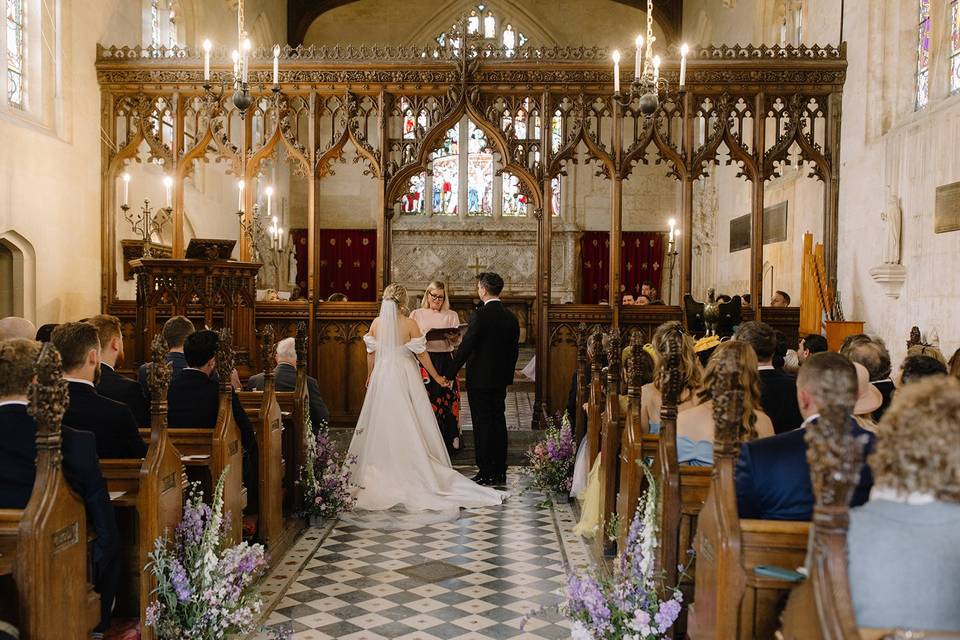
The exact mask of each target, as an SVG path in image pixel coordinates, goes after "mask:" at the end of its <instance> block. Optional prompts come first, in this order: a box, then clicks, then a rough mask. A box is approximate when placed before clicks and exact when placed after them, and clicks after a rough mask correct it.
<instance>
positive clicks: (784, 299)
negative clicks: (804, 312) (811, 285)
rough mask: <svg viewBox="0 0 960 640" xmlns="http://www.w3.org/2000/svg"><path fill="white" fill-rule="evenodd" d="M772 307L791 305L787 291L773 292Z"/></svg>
mask: <svg viewBox="0 0 960 640" xmlns="http://www.w3.org/2000/svg"><path fill="white" fill-rule="evenodd" d="M770 306H771V307H789V306H790V296H789V295H788V294H787V292H786V291H777V292H775V293H774V294H773V297H772V298H770Z"/></svg>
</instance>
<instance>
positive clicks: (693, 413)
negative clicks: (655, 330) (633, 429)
mask: <svg viewBox="0 0 960 640" xmlns="http://www.w3.org/2000/svg"><path fill="white" fill-rule="evenodd" d="M718 371H739V372H740V386H741V388H742V389H743V426H742V428H741V429H742V430H741V435H742V439H743V440H753V439H754V438H766V437H768V436H772V435H773V423H772V422H770V418H769V417H767V414H765V413H764V412H763V410H762V409H761V408H760V377H759V375H758V373H757V356H756V355H754V353H753V349H751V348H750V346H749V345H748V344H746V343H744V342H737V341H736V340H730V341H727V342H724V343H723V344H721V345H720V346H718V347H717V348H716V350H715V351H714V352H713V355H712V356H711V357H710V361H709V362H708V363H707V368H706V371H704V374H703V388H702V389H701V390H700V392H699V393H698V396H699V398H700V404H698V405H697V406H695V407H693V408H691V409H687V410H685V411H681V412H680V413H678V414H677V462H679V463H680V464H688V465H691V466H695V467H708V466H711V465H712V464H713V439H714V422H713V395H712V391H711V388H712V387H713V385H714V381H715V379H716V376H717V373H718Z"/></svg>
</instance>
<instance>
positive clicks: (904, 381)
mask: <svg viewBox="0 0 960 640" xmlns="http://www.w3.org/2000/svg"><path fill="white" fill-rule="evenodd" d="M944 375H947V367H946V366H944V364H943V363H942V362H940V361H939V360H937V359H936V358H933V357H931V356H907V357H906V358H904V360H903V362H902V363H901V364H900V385H899V386H900V387H904V386H906V385H908V384H912V383H914V382H917V381H919V380H923V379H924V378H930V377H933V376H944Z"/></svg>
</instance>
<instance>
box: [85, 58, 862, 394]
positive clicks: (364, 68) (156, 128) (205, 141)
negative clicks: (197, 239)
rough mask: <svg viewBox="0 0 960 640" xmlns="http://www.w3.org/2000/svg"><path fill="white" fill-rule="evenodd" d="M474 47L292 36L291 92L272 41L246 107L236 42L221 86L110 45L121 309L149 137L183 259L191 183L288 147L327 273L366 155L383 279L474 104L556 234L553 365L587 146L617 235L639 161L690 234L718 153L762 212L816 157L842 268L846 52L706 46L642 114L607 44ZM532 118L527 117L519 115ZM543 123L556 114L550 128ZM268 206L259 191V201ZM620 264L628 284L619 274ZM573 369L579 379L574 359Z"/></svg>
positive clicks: (541, 284)
mask: <svg viewBox="0 0 960 640" xmlns="http://www.w3.org/2000/svg"><path fill="white" fill-rule="evenodd" d="M458 54H459V55H453V53H452V52H451V51H450V50H448V49H446V48H443V47H439V46H437V47H371V46H332V47H308V48H302V47H298V48H296V49H290V48H287V49H285V50H284V52H283V54H282V57H281V63H280V69H281V71H280V91H279V94H278V95H274V94H273V92H271V91H270V85H269V82H270V75H271V69H270V52H269V51H267V50H258V51H254V52H253V58H252V63H251V85H252V90H253V93H254V94H255V96H256V98H257V101H256V102H255V106H254V107H253V108H251V110H250V112H249V113H248V114H247V115H246V119H241V118H240V114H239V113H238V112H237V111H236V109H235V108H234V107H233V104H232V102H231V101H230V99H229V94H230V88H229V87H226V88H225V92H224V94H223V95H222V94H221V86H220V84H219V83H220V82H221V80H222V79H223V78H224V77H225V76H224V75H223V73H224V72H225V71H226V70H227V68H228V66H229V61H228V58H227V57H226V56H225V52H223V51H220V52H215V54H214V62H213V82H212V84H213V85H214V89H213V91H212V92H209V93H208V92H206V91H205V90H204V88H203V84H204V82H203V77H202V53H201V52H199V51H196V50H177V51H176V52H175V55H171V56H168V57H163V58H157V57H144V55H143V51H141V50H140V49H139V48H126V47H121V48H117V47H100V48H99V49H98V61H97V70H98V77H99V81H100V84H101V87H102V96H103V110H102V113H103V131H104V143H103V147H104V150H103V156H104V159H105V162H104V163H103V166H104V167H105V170H104V176H103V218H104V225H103V226H104V243H103V246H104V254H103V265H104V268H103V270H104V285H105V300H104V306H105V307H106V308H110V306H111V305H114V304H119V301H118V300H117V298H116V290H117V289H116V268H115V265H116V260H117V255H116V252H115V251H114V250H113V248H114V245H115V243H116V242H117V239H116V237H115V235H114V233H115V232H114V231H113V229H114V220H115V216H116V215H117V211H116V207H115V202H116V197H117V194H116V189H117V185H116V180H117V176H118V175H119V174H120V173H121V172H122V171H123V166H124V164H125V163H126V162H127V161H129V160H130V159H131V158H132V157H133V156H134V155H135V150H136V149H137V148H138V146H139V145H140V144H141V143H146V145H147V146H148V147H149V153H150V155H151V157H153V158H156V159H162V160H163V162H164V166H165V167H171V168H172V169H173V170H174V171H173V173H174V175H175V178H176V184H175V186H174V203H173V208H174V217H175V221H176V222H177V224H178V225H179V228H177V229H176V233H175V235H174V248H175V255H182V251H183V248H184V246H183V245H184V238H183V230H182V226H183V211H184V202H183V180H185V179H188V178H189V176H190V174H191V172H193V171H194V167H195V166H197V164H198V163H214V164H219V163H225V166H228V167H229V171H230V172H231V175H238V176H239V175H243V176H245V177H247V178H251V177H252V176H253V175H254V174H255V173H256V171H257V168H258V166H259V165H260V164H261V163H262V162H264V161H265V160H266V159H267V158H269V157H271V156H272V155H273V154H275V153H276V152H277V150H278V149H279V148H282V149H284V153H285V154H286V157H287V158H288V159H289V160H290V161H291V162H292V163H293V167H295V170H296V171H298V172H300V173H301V175H302V176H304V177H306V179H307V180H308V185H309V187H308V189H309V194H308V198H309V200H308V216H309V220H310V225H311V232H310V233H311V236H310V237H311V242H310V247H309V253H310V257H309V261H310V269H309V271H310V273H309V278H310V283H311V287H312V286H313V278H314V274H315V273H316V270H317V264H318V261H319V259H320V256H319V249H318V247H316V246H315V241H314V238H313V234H314V231H315V228H316V225H315V224H314V215H315V212H314V207H315V201H316V190H317V189H318V188H322V187H321V186H318V185H319V184H320V183H319V182H318V181H319V180H321V179H322V178H323V177H324V176H326V175H328V174H330V173H332V172H334V171H336V165H337V164H338V163H339V162H343V161H345V160H347V159H348V158H351V157H352V159H353V161H354V162H358V163H361V164H362V165H363V167H364V170H365V173H366V174H367V175H369V176H370V179H371V188H372V189H376V190H377V193H378V199H379V202H380V210H381V211H383V215H382V216H381V217H380V219H379V220H378V229H377V233H378V268H377V271H378V286H382V285H383V283H384V282H386V281H387V280H388V279H389V264H390V254H389V251H390V249H389V244H390V243H389V242H387V241H386V238H388V237H389V232H390V225H391V218H392V216H393V213H394V205H395V203H396V202H398V201H399V200H400V199H401V198H402V197H403V196H404V195H405V194H408V193H409V192H410V184H411V182H410V181H411V179H416V178H417V176H420V175H422V174H424V173H425V172H426V171H427V170H428V165H429V163H430V160H431V154H432V152H433V151H434V149H435V148H436V146H437V145H438V144H439V142H440V141H441V140H442V138H443V137H444V136H445V135H446V132H447V130H448V129H449V128H450V127H451V126H452V125H454V124H456V123H457V122H459V121H460V120H461V119H462V118H463V117H465V116H466V117H468V118H469V119H470V120H471V121H472V122H474V123H475V125H476V126H477V127H478V129H479V130H481V131H482V132H483V135H484V136H485V138H486V140H487V142H488V143H489V145H490V147H491V148H492V149H494V150H495V151H496V152H497V153H498V154H499V156H500V158H501V161H502V163H503V167H502V173H503V174H508V175H510V176H513V177H515V183H516V188H517V189H518V191H519V192H520V193H522V194H523V195H524V196H525V197H526V198H527V200H528V201H529V202H530V203H531V207H530V209H531V213H532V217H533V218H534V219H535V220H536V224H537V238H538V239H537V274H538V275H537V296H536V304H535V308H536V321H535V323H534V325H535V326H536V327H537V328H538V332H539V334H540V335H541V337H542V338H543V339H541V340H539V341H538V345H539V347H538V360H539V361H540V364H541V367H543V368H542V369H541V370H542V371H550V375H551V376H552V375H554V373H553V372H552V370H550V369H549V368H548V367H547V363H548V362H549V358H550V354H549V344H550V339H549V336H551V335H552V333H553V331H552V329H551V326H552V325H551V313H552V311H551V307H550V288H551V277H550V276H551V271H552V270H551V244H550V238H551V224H550V216H544V215H543V211H544V209H545V208H546V205H545V203H548V202H549V201H550V199H551V198H552V197H553V187H552V181H553V179H554V178H556V177H557V176H558V175H561V174H562V173H563V171H564V167H565V166H566V165H567V164H568V163H571V162H576V161H577V157H578V154H579V152H578V148H579V149H584V148H585V149H586V158H587V159H588V160H590V161H592V162H596V163H597V165H598V166H599V168H600V171H601V172H602V174H603V175H605V176H606V177H607V178H608V179H610V180H611V183H612V186H611V194H612V195H611V223H612V228H613V229H614V234H615V235H618V234H619V228H618V227H617V226H616V225H617V224H618V220H619V218H620V215H621V214H620V212H619V207H620V204H619V199H618V198H619V195H618V193H619V189H620V188H621V187H620V184H619V183H620V182H622V180H624V179H626V178H628V177H629V176H630V174H631V172H632V171H633V170H634V168H635V167H636V166H637V164H653V165H655V166H660V167H662V169H663V172H664V174H668V175H670V176H671V177H672V178H674V179H676V180H678V181H679V184H680V190H681V193H682V200H683V211H682V223H681V228H683V229H688V230H689V229H692V227H693V222H694V218H693V209H694V198H693V193H694V192H693V184H694V181H696V180H697V179H699V178H700V177H701V176H702V175H704V173H705V171H704V168H705V166H707V165H708V164H709V163H712V162H714V161H715V160H717V158H718V150H724V151H725V153H727V154H728V156H729V157H728V158H727V161H729V162H730V163H733V164H735V165H736V166H737V167H738V168H739V170H740V173H741V174H742V175H743V177H744V178H746V179H747V180H749V181H751V182H752V183H754V185H760V186H759V188H758V187H756V186H755V187H754V189H753V194H754V198H753V210H754V211H762V208H763V189H762V184H763V183H764V182H765V181H766V180H769V179H770V178H771V177H772V176H774V175H775V171H776V169H777V167H778V166H779V165H780V164H782V163H789V162H795V161H797V160H803V161H806V162H808V163H809V165H808V166H810V167H811V168H812V170H813V172H814V173H815V175H816V177H817V178H819V179H821V180H824V181H825V183H826V186H827V188H826V189H825V190H824V194H825V195H824V198H825V212H826V215H825V223H824V224H825V229H824V235H825V239H826V242H825V244H826V246H827V252H828V260H827V262H828V270H832V273H835V246H836V214H837V211H836V208H837V188H838V167H837V166H836V157H837V149H838V140H839V136H838V134H839V106H840V97H841V94H842V86H843V82H844V77H845V69H846V61H845V53H844V51H843V49H842V48H841V49H835V48H831V47H826V48H820V47H812V48H804V47H800V48H796V47H792V46H788V47H785V48H780V47H772V48H769V47H700V48H696V49H694V50H693V51H692V52H691V54H690V56H689V58H688V60H689V61H688V69H687V77H686V79H687V87H686V91H684V92H682V93H676V92H675V88H676V86H677V80H678V68H677V67H678V65H677V64H676V62H677V61H676V60H672V61H667V62H666V63H665V64H664V66H663V67H662V70H661V71H662V75H663V77H664V78H665V79H666V80H667V81H668V83H669V86H670V87H671V91H673V93H671V94H669V95H665V96H662V101H661V107H660V109H659V110H658V112H657V113H656V114H655V116H654V117H653V118H652V119H649V120H648V119H645V118H643V117H641V116H640V115H638V113H637V110H636V108H635V106H634V105H627V106H626V107H621V106H619V105H617V104H614V101H613V100H612V98H611V95H610V94H611V87H612V77H611V67H610V64H609V63H608V60H609V52H608V51H607V50H606V49H600V48H579V49H570V48H561V47H532V46H530V45H527V46H525V47H522V48H519V49H516V50H514V51H512V52H509V55H508V52H507V51H506V50H505V49H504V48H503V47H502V46H499V47H498V46H493V45H491V44H489V43H488V44H483V45H477V46H472V45H469V44H468V45H467V46H465V47H463V48H461V49H459V50H458ZM519 114H523V117H524V119H525V121H526V126H525V129H522V128H521V127H520V126H519V123H520V121H521V119H520V117H519ZM537 119H539V127H535V126H534V123H535V122H536V120H537ZM536 134H539V135H536ZM347 151H349V153H348V152H347ZM251 204H252V195H251V194H249V193H248V195H247V205H248V206H247V207H246V210H247V211H249V210H250V208H251V207H250V205H251ZM230 213H232V212H231V211H223V212H220V213H218V214H217V215H229V214H230ZM759 219H761V218H760V217H759V216H755V220H759ZM694 235H695V234H694V233H684V234H683V235H682V236H681V244H682V258H681V263H682V264H681V273H682V274H683V277H682V278H681V289H682V290H683V291H688V290H689V289H690V276H691V262H692V243H693V236H694ZM242 244H244V245H246V243H245V242H244V243H242ZM611 245H612V246H614V245H617V243H616V242H614V243H611ZM247 255H248V254H247ZM760 255H761V257H762V254H760ZM610 262H611V264H617V263H618V262H617V261H616V260H613V259H611V261H610ZM753 265H754V273H752V275H751V283H752V285H753V286H754V287H757V283H758V281H759V268H758V267H759V266H760V265H758V264H757V260H756V258H755V259H754V260H753ZM612 277H613V278H616V279H617V281H619V274H612ZM121 306H122V305H121ZM307 313H308V315H309V316H310V319H311V332H315V331H317V330H318V329H319V327H318V325H317V321H316V318H317V317H318V313H319V305H317V304H316V303H314V304H311V305H310V307H309V310H308V311H307ZM633 315H635V313H634V311H633V310H631V314H630V317H631V318H632V317H633ZM554 317H559V316H556V315H555V314H554ZM597 321H601V319H600V318H599V317H598V318H597ZM602 321H604V322H612V323H614V324H617V325H620V324H621V320H620V310H619V309H618V308H617V307H616V306H615V307H614V308H612V309H611V310H610V312H609V315H607V316H604V319H603V320H602ZM315 335H316V334H315V333H314V335H313V336H312V338H313V337H315ZM311 343H315V340H313V339H312V340H311ZM311 366H314V362H313V361H312V362H311ZM556 375H558V376H561V377H566V378H567V379H569V374H568V373H567V372H564V371H560V372H557V374H556ZM540 378H544V380H543V381H541V379H540ZM546 378H547V376H539V377H538V382H537V387H538V393H539V396H540V400H551V401H556V400H557V398H554V397H553V396H554V395H555V393H553V392H549V391H548V388H550V385H551V384H553V383H552V382H550V381H549V380H547V379H546ZM555 390H556V388H554V391H555ZM553 404H556V403H555V402H553Z"/></svg>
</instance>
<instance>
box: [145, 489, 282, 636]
mask: <svg viewBox="0 0 960 640" xmlns="http://www.w3.org/2000/svg"><path fill="white" fill-rule="evenodd" d="M226 473H227V471H226V470H225V471H224V474H223V475H222V476H221V477H220V479H219V480H218V482H217V487H216V490H215V491H214V498H213V506H212V507H210V506H208V505H206V504H204V503H203V494H202V492H201V491H200V490H199V489H198V487H197V485H192V486H191V488H190V492H189V495H188V497H187V503H186V506H185V507H184V510H183V518H182V519H181V521H180V524H179V525H177V528H176V531H175V532H174V535H173V537H172V540H171V539H169V538H168V537H167V536H166V535H164V536H161V537H159V538H157V540H156V541H155V542H154V547H153V551H152V552H151V553H150V564H149V565H148V568H149V570H150V571H151V572H152V573H153V575H154V577H155V578H156V580H157V588H156V589H155V590H154V591H153V593H152V594H151V595H152V597H153V600H152V601H151V602H150V604H149V606H148V607H147V612H146V620H145V623H146V624H147V625H148V626H150V627H153V629H154V631H155V632H156V634H157V637H158V638H160V640H173V639H176V640H219V639H221V638H226V637H228V636H230V635H233V634H241V635H243V634H247V633H249V632H251V631H254V630H255V628H256V627H255V625H256V622H257V619H258V618H259V617H260V612H261V602H260V599H259V597H257V595H256V593H255V591H254V588H253V585H254V583H255V582H256V581H257V580H258V579H259V578H260V576H261V575H263V572H264V571H265V569H266V564H267V563H266V558H265V556H264V551H263V547H262V546H261V545H259V544H255V545H248V544H247V543H246V542H244V543H241V544H238V545H235V546H232V547H227V546H226V540H227V537H226V535H225V529H224V525H225V519H224V517H223V476H224V475H226Z"/></svg>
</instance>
